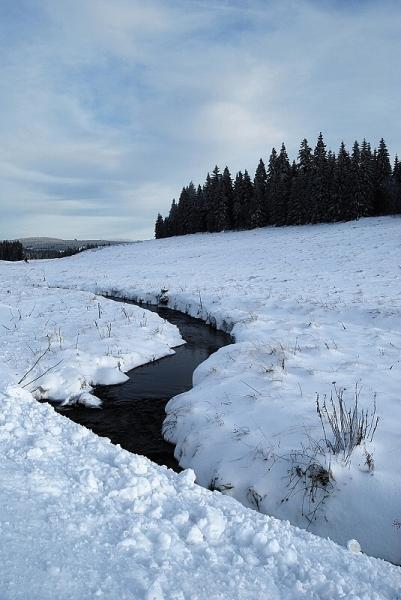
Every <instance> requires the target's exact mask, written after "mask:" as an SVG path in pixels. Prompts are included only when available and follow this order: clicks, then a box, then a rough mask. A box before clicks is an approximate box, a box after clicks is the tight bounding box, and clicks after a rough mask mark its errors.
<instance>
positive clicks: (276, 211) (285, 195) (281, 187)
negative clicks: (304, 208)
mask: <svg viewBox="0 0 401 600" xmlns="http://www.w3.org/2000/svg"><path fill="white" fill-rule="evenodd" d="M290 189H291V166H290V163H289V160H288V156H287V151H286V149H285V146H284V144H282V146H281V150H280V154H279V155H278V157H277V158H276V160H275V168H274V176H273V178H272V180H271V187H270V190H269V198H270V206H271V221H272V223H273V224H274V225H285V224H286V222H287V207H288V199H289V195H290Z"/></svg>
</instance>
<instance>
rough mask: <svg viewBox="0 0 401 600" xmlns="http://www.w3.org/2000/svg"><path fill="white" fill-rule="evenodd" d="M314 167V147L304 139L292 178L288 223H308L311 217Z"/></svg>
mask: <svg viewBox="0 0 401 600" xmlns="http://www.w3.org/2000/svg"><path fill="white" fill-rule="evenodd" d="M312 167H313V155H312V148H310V146H309V144H308V140H306V139H304V140H302V142H301V146H300V148H299V151H298V162H297V164H296V170H295V172H294V173H293V177H292V180H291V190H290V195H289V199H288V211H287V223H288V224H289V225H301V224H304V223H308V222H309V220H310V218H311V211H310V198H311V183H312V182H311V173H312Z"/></svg>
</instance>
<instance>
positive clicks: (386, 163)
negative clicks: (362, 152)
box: [373, 138, 392, 215]
mask: <svg viewBox="0 0 401 600" xmlns="http://www.w3.org/2000/svg"><path fill="white" fill-rule="evenodd" d="M374 165H375V190H374V207H373V212H374V214H376V215H385V214H388V213H389V212H391V209H390V204H391V196H390V181H391V174H392V170H391V164H390V158H389V153H388V150H387V146H386V143H385V141H384V139H383V138H382V139H381V140H380V142H379V148H378V150H377V152H376V155H375V163H374Z"/></svg>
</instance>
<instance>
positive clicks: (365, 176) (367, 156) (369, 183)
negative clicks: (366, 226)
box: [359, 139, 374, 217]
mask: <svg viewBox="0 0 401 600" xmlns="http://www.w3.org/2000/svg"><path fill="white" fill-rule="evenodd" d="M359 183H360V187H361V204H360V207H359V216H361V217H368V216H370V215H373V201H374V160H373V155H372V150H371V147H370V144H369V143H368V142H367V141H366V140H365V139H364V140H363V142H362V145H361V154H360V170H359Z"/></svg>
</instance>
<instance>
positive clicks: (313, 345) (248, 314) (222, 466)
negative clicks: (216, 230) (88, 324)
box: [13, 218, 401, 563]
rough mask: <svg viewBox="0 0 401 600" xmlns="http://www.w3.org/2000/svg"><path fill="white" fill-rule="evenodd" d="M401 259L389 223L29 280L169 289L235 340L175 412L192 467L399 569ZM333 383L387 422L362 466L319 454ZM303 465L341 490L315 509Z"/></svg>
mask: <svg viewBox="0 0 401 600" xmlns="http://www.w3.org/2000/svg"><path fill="white" fill-rule="evenodd" d="M400 246H401V221H400V219H399V218H380V219H364V220H361V221H359V222H358V223H353V222H352V223H345V224H336V225H319V226H306V227H287V228H281V229H280V228H277V229H272V228H266V229H260V230H254V231H249V232H238V233H235V232H230V233H223V234H215V235H208V234H201V235H194V236H184V237H181V238H175V239H166V240H159V241H149V242H143V243H141V244H137V245H135V246H125V247H124V246H121V247H115V248H110V249H104V250H97V251H93V252H90V253H85V254H84V255H82V256H77V257H72V258H70V259H67V260H63V261H62V262H61V263H60V262H59V261H57V262H51V261H47V262H42V263H41V264H33V263H32V264H31V265H18V266H16V267H15V269H17V271H18V272H24V273H26V274H27V275H29V277H31V278H32V279H33V280H37V281H38V284H41V285H52V286H60V287H69V288H74V287H78V288H79V289H84V290H90V291H91V292H101V293H107V292H111V293H114V294H116V293H117V294H120V295H121V296H127V297H141V298H146V299H149V300H152V301H155V300H156V299H157V296H158V294H160V290H161V288H166V289H168V290H169V291H168V296H169V298H170V305H171V306H173V307H174V306H176V307H177V308H179V309H181V310H185V311H188V312H190V313H191V314H193V315H195V316H200V317H202V318H204V319H207V320H209V321H210V322H212V323H216V324H217V325H218V326H219V327H224V328H226V329H232V332H233V334H234V335H235V339H236V342H237V343H236V344H235V345H233V346H231V347H228V348H225V349H222V350H220V351H219V352H218V353H217V354H216V355H215V356H213V357H211V358H210V359H209V360H208V361H207V362H206V363H205V364H204V365H201V366H200V367H199V369H198V370H197V372H196V374H195V384H196V385H195V387H194V389H193V390H192V391H191V392H189V393H187V394H184V395H183V396H180V397H178V398H176V399H174V400H173V401H171V402H170V404H169V406H168V412H169V416H168V419H167V423H166V435H167V437H168V439H170V440H171V441H173V442H174V443H175V444H177V449H176V455H177V457H178V458H179V460H180V463H181V465H182V466H184V467H192V468H193V469H194V470H195V472H196V475H197V480H198V481H199V482H200V483H201V484H202V485H205V486H207V485H213V486H214V487H217V488H218V489H222V490H225V491H228V493H230V494H232V495H234V496H235V497H236V498H238V499H239V500H240V501H241V502H243V503H244V504H247V505H249V506H253V507H255V506H257V507H258V508H259V509H260V510H261V511H262V512H265V513H268V514H271V515H274V516H277V517H279V518H286V519H287V518H288V519H290V520H291V522H292V523H293V524H296V525H298V526H301V527H308V528H309V529H310V530H311V531H314V532H316V533H318V534H320V535H322V536H329V537H331V538H332V539H334V540H336V541H337V542H339V543H341V544H345V543H346V542H347V540H348V539H349V538H357V539H358V540H359V542H360V544H361V546H362V549H363V551H365V552H367V553H369V554H372V555H375V556H380V557H383V558H386V559H389V560H392V561H393V562H395V563H400V562H401V528H400V527H399V525H398V524H399V523H400V522H401V502H400V491H401V451H400V450H401V449H400V425H399V424H400V422H401V403H400V400H399V382H400V376H401V363H400V349H401V333H400V315H401V285H400V275H401V270H400V268H401V267H400V265H401V258H400V257H401V248H400ZM13 268H14V267H13ZM39 275H40V276H39ZM43 279H45V281H43ZM333 382H336V384H335V385H336V387H337V389H341V388H346V391H345V392H344V398H345V401H346V402H347V406H351V405H352V403H353V400H354V393H355V386H356V385H358V387H359V389H360V399H359V402H360V406H361V407H364V408H365V409H368V410H371V411H373V406H374V401H375V397H376V405H377V409H376V410H377V415H378V416H379V417H380V421H379V424H378V427H377V431H376V433H375V436H374V438H373V442H371V443H370V442H368V443H367V444H366V448H365V447H363V446H360V447H359V448H357V449H356V451H354V453H353V455H352V457H351V464H350V465H344V464H343V461H342V460H339V459H338V457H336V456H334V457H333V456H331V455H330V453H327V452H326V453H323V455H322V454H321V453H319V452H318V456H316V452H315V449H314V448H315V445H316V443H320V441H321V439H322V436H323V433H322V427H321V424H320V421H319V419H318V416H317V414H316V395H317V394H319V396H320V399H323V398H324V396H325V395H326V396H329V395H330V393H332V392H333ZM305 455H306V456H307V457H311V456H312V459H313V460H314V461H315V459H316V461H315V462H317V463H318V464H320V465H322V466H323V467H324V468H330V469H331V472H332V475H333V479H332V480H331V481H330V486H328V487H329V489H328V491H329V494H328V497H326V491H327V490H326V489H323V490H318V495H317V498H316V499H315V500H316V501H315V502H314V503H313V502H311V501H310V496H309V490H308V488H307V486H306V487H305V484H304V482H303V481H302V478H301V481H298V480H297V478H295V480H294V479H293V478H291V475H294V472H295V473H296V469H297V467H298V466H301V468H302V469H303V470H304V472H305V471H306V470H307V469H306V467H307V461H308V460H310V458H305ZM369 455H370V456H371V457H372V458H373V462H374V471H373V473H372V472H369V468H368V463H367V456H369ZM304 479H305V478H304ZM294 483H296V484H297V485H296V487H295V490H294V489H293V484H294ZM226 488H230V489H229V490H227V489H226ZM321 500H325V501H324V502H323V503H322V504H319V502H320V501H321ZM317 504H319V508H318V509H317V511H315V507H316V505H317ZM310 519H312V523H310V522H309V521H310Z"/></svg>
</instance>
